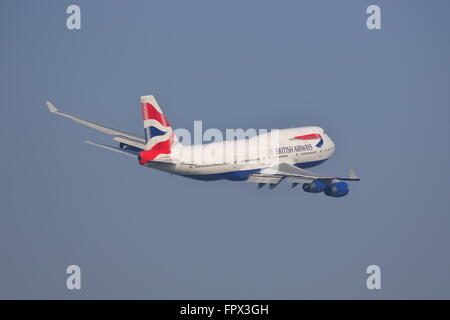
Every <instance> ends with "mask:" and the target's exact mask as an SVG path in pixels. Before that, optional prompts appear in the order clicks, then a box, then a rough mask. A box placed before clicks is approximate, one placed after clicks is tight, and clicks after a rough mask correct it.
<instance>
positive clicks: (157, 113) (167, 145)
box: [140, 95, 176, 164]
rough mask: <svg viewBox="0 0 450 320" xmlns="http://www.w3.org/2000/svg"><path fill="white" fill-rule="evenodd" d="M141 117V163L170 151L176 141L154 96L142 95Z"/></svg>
mask: <svg viewBox="0 0 450 320" xmlns="http://www.w3.org/2000/svg"><path fill="white" fill-rule="evenodd" d="M141 106H142V119H143V120H144V131H145V150H144V151H142V152H141V154H140V157H141V160H140V162H141V164H145V163H146V162H148V161H151V160H154V159H155V158H156V157H158V156H159V155H162V154H165V155H168V154H170V153H171V149H172V145H173V144H174V142H176V139H175V136H174V133H173V130H172V128H171V127H170V124H169V122H168V121H167V119H166V117H165V116H164V114H163V112H162V110H161V108H160V107H159V105H158V102H157V101H156V99H155V97H154V96H152V95H151V96H142V97H141Z"/></svg>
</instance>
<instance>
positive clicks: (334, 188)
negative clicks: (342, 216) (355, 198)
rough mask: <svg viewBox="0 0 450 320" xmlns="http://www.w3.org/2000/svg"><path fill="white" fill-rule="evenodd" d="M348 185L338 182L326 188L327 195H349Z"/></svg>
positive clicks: (337, 196)
mask: <svg viewBox="0 0 450 320" xmlns="http://www.w3.org/2000/svg"><path fill="white" fill-rule="evenodd" d="M349 191H350V189H349V188H348V183H345V182H342V181H341V182H336V183H333V184H330V185H328V186H326V187H325V194H326V195H327V196H330V197H336V198H339V197H343V196H345V195H347V193H349Z"/></svg>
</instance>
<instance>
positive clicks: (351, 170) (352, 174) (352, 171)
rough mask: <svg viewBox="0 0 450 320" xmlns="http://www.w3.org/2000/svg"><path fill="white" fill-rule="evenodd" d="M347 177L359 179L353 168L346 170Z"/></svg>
mask: <svg viewBox="0 0 450 320" xmlns="http://www.w3.org/2000/svg"><path fill="white" fill-rule="evenodd" d="M348 177H349V178H350V179H352V180H359V177H358V175H357V174H356V172H355V170H353V169H350V170H348Z"/></svg>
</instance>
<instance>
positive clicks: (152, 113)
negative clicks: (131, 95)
mask: <svg viewBox="0 0 450 320" xmlns="http://www.w3.org/2000/svg"><path fill="white" fill-rule="evenodd" d="M142 119H143V120H150V119H155V120H156V121H158V122H159V123H161V124H162V125H163V126H165V127H170V125H169V122H168V121H167V119H166V117H165V116H164V115H163V114H162V113H159V112H158V110H156V108H155V107H154V106H153V105H152V104H151V103H142Z"/></svg>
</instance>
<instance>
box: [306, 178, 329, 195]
mask: <svg viewBox="0 0 450 320" xmlns="http://www.w3.org/2000/svg"><path fill="white" fill-rule="evenodd" d="M325 187H326V185H325V184H324V183H323V182H320V181H319V180H315V181H313V182H311V183H304V184H303V191H305V192H311V193H319V192H322V191H323V190H324V189H325Z"/></svg>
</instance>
